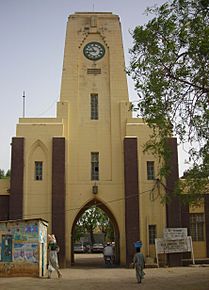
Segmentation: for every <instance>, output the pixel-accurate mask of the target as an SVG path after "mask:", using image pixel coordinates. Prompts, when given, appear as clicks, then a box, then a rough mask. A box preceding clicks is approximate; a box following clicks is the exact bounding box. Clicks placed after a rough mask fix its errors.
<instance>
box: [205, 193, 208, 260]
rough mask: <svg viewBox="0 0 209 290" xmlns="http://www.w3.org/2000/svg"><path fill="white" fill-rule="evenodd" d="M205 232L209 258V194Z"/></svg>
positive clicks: (206, 200) (206, 205)
mask: <svg viewBox="0 0 209 290" xmlns="http://www.w3.org/2000/svg"><path fill="white" fill-rule="evenodd" d="M204 206H205V233H206V251H207V257H208V258H209V194H206V195H205V203H204Z"/></svg>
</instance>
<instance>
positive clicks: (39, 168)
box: [35, 161, 43, 180]
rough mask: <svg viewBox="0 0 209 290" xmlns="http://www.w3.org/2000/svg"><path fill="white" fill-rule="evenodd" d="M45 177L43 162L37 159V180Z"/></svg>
mask: <svg viewBox="0 0 209 290" xmlns="http://www.w3.org/2000/svg"><path fill="white" fill-rule="evenodd" d="M42 179H43V162H42V161H35V180H42Z"/></svg>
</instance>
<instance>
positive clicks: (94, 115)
mask: <svg viewBox="0 0 209 290" xmlns="http://www.w3.org/2000/svg"><path fill="white" fill-rule="evenodd" d="M98 118H99V114H98V95H97V94H91V120H98Z"/></svg>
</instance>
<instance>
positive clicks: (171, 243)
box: [155, 237, 192, 254]
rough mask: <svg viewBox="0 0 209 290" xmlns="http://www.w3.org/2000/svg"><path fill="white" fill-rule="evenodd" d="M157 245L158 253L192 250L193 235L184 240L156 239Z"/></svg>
mask: <svg viewBox="0 0 209 290" xmlns="http://www.w3.org/2000/svg"><path fill="white" fill-rule="evenodd" d="M155 247H156V252H157V253H158V254H169V253H184V252H191V251H192V245H191V237H187V238H185V239H182V240H180V239H178V240H165V239H155Z"/></svg>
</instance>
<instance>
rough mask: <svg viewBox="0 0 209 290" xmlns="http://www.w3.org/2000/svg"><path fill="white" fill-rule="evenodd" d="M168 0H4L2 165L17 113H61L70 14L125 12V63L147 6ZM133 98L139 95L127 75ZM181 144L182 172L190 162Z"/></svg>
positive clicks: (0, 36)
mask: <svg viewBox="0 0 209 290" xmlns="http://www.w3.org/2000/svg"><path fill="white" fill-rule="evenodd" d="M164 2H165V0H105V1H104V0H103V1H102V0H0V169H3V170H4V171H5V172H6V171H7V170H8V169H9V168H10V163H11V146H10V143H11V140H12V137H15V136H16V124H17V123H18V118H20V117H22V116H23V98H22V96H23V92H25V96H26V98H25V117H38V118H40V117H41V118H43V117H56V102H57V101H58V100H59V95H60V87H61V73H62V65H63V56H64V44H65V33H66V25H67V20H68V16H69V15H71V14H74V13H75V12H81V11H82V12H83V11H85V12H93V11H95V12H112V13H113V14H117V15H119V16H120V20H121V25H122V37H123V46H124V55H125V63H126V66H128V64H129V59H130V55H129V53H128V50H129V49H130V48H131V47H132V44H133V42H132V36H131V33H130V32H131V31H132V30H133V29H134V28H135V27H136V26H137V25H143V24H145V23H146V22H147V21H148V20H149V17H148V16H147V15H146V13H145V9H146V7H150V6H153V5H155V4H156V5H161V4H163V3H164ZM128 89H129V98H130V100H131V101H134V100H136V99H137V94H136V92H135V91H134V84H133V81H132V80H131V79H130V78H128ZM185 158H186V153H185V152H184V150H183V149H182V147H179V172H180V175H182V173H183V171H184V170H185V169H186V168H187V167H188V165H187V164H185V161H184V160H185Z"/></svg>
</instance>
